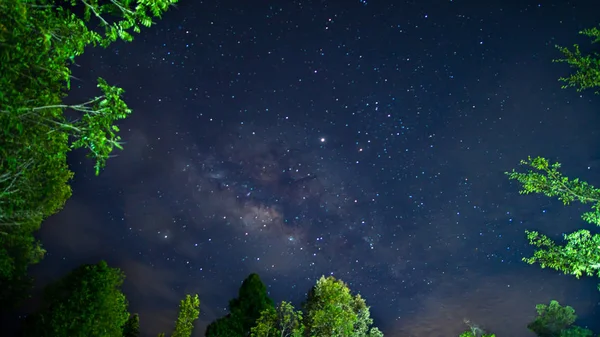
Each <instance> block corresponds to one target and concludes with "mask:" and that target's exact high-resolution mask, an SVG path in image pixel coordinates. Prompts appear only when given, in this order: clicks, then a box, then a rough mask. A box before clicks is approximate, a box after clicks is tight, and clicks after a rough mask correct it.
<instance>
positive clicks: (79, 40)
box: [0, 0, 177, 309]
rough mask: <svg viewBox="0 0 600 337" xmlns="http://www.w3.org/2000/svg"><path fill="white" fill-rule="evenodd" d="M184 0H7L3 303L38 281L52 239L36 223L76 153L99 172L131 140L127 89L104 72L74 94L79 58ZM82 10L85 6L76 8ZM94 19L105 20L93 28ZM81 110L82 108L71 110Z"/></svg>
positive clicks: (0, 29)
mask: <svg viewBox="0 0 600 337" xmlns="http://www.w3.org/2000/svg"><path fill="white" fill-rule="evenodd" d="M175 2H177V0H139V1H132V0H113V1H109V2H105V3H102V4H101V3H100V2H98V1H97V0H91V1H77V0H69V1H64V2H61V3H60V4H59V3H57V2H55V1H50V0H5V1H1V2H0V17H1V18H2V21H1V22H0V74H1V76H0V88H2V90H1V91H0V134H1V135H2V136H1V137H0V289H2V290H1V291H0V307H1V308H2V309H10V308H13V307H14V306H15V305H17V304H18V303H19V300H21V299H22V298H23V297H25V296H26V292H27V290H28V289H29V286H28V284H30V283H31V282H30V280H29V278H28V276H27V267H28V266H29V265H31V264H34V263H37V262H39V261H40V260H41V259H42V257H43V255H44V249H43V248H42V247H41V245H40V243H39V242H38V241H37V240H35V238H34V236H33V233H34V232H35V231H37V230H38V229H39V227H40V224H41V222H42V221H43V220H44V219H46V218H47V217H49V216H50V215H53V214H55V213H56V212H58V211H59V210H60V209H61V208H62V207H63V205H64V204H65V202H66V200H67V199H68V198H69V197H70V196H71V188H70V186H69V184H68V183H69V181H70V179H71V178H72V177H73V173H72V172H71V171H70V170H69V168H68V166H67V161H66V158H67V153H68V152H69V151H70V150H72V149H77V148H85V149H87V150H88V151H89V152H88V155H89V157H91V158H93V159H94V160H95V161H96V164H95V171H96V174H99V173H100V170H101V169H102V168H103V167H104V165H105V163H106V160H107V159H108V158H109V157H110V156H111V153H112V151H113V150H114V149H115V148H118V149H120V148H121V139H120V137H119V136H118V132H119V128H118V127H117V126H116V125H115V122H116V121H118V120H120V119H123V118H125V117H127V116H128V115H129V114H130V113H131V110H130V109H129V108H128V107H127V105H126V104H125V102H124V101H123V100H122V99H121V96H122V95H123V93H124V90H123V89H121V88H118V87H114V86H111V85H109V84H108V83H107V81H105V80H104V79H102V78H99V79H98V83H97V87H98V88H99V90H100V94H99V95H98V96H96V97H94V98H92V99H89V100H87V101H85V102H82V103H78V104H65V103H63V98H64V97H65V96H66V95H67V93H68V91H69V90H70V88H71V83H70V81H71V71H70V68H69V66H70V65H71V64H73V62H74V60H75V58H76V57H77V56H80V55H81V54H83V52H84V50H85V48H86V47H88V46H98V45H99V46H102V47H108V46H109V45H110V44H111V43H112V42H114V41H116V40H119V39H121V40H124V41H131V40H132V39H133V36H132V33H133V32H136V33H137V32H140V30H141V27H142V26H146V27H149V26H151V25H152V24H153V22H152V19H153V18H160V17H161V15H162V14H163V13H164V12H165V11H166V10H167V9H168V8H169V6H170V5H172V4H174V3H175ZM76 13H79V14H76ZM88 27H95V28H93V29H91V28H88ZM67 110H71V111H72V112H75V113H77V114H79V118H76V119H75V120H68V119H67V117H66V114H65V112H66V111H67Z"/></svg>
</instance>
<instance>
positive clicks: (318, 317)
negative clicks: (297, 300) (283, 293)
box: [303, 276, 383, 337]
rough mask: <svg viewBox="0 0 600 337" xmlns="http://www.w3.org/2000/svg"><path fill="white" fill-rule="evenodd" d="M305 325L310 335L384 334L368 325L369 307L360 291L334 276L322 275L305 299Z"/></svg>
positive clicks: (369, 319)
mask: <svg viewBox="0 0 600 337" xmlns="http://www.w3.org/2000/svg"><path fill="white" fill-rule="evenodd" d="M303 323H304V326H305V327H306V332H305V335H306V336H310V337H313V336H314V337H316V336H319V337H334V336H336V337H337V336H339V337H342V336H343V337H346V336H352V337H363V336H377V337H379V336H383V334H382V333H381V331H379V329H377V328H376V327H371V325H372V323H373V320H372V319H371V318H370V314H369V307H367V305H366V303H365V301H364V299H362V297H361V296H360V295H356V296H352V294H351V292H350V289H349V288H348V286H347V285H346V284H345V283H344V282H343V281H341V280H337V279H335V278H334V277H333V276H329V277H327V278H325V277H324V276H323V277H321V278H320V279H319V280H318V281H317V284H316V285H315V286H314V287H313V288H312V289H311V290H310V292H309V293H308V298H307V300H306V302H305V303H304V322H303Z"/></svg>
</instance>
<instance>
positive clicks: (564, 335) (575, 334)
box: [560, 326, 594, 337]
mask: <svg viewBox="0 0 600 337" xmlns="http://www.w3.org/2000/svg"><path fill="white" fill-rule="evenodd" d="M592 336H594V332H593V331H592V330H589V329H584V328H582V327H579V326H572V327H570V328H568V329H565V330H563V331H561V332H560V337H592Z"/></svg>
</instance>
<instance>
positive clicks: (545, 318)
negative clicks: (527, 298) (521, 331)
mask: <svg viewBox="0 0 600 337" xmlns="http://www.w3.org/2000/svg"><path fill="white" fill-rule="evenodd" d="M536 310H537V313H538V316H537V317H536V318H535V320H534V321H533V322H531V323H529V324H528V325H527V328H528V329H529V330H531V331H533V332H534V333H535V334H536V336H538V337H560V336H561V333H562V331H564V330H566V329H567V328H569V327H570V326H571V325H572V324H573V323H574V322H575V320H576V319H577V315H575V310H574V309H573V308H572V307H570V306H566V307H563V306H561V305H560V303H558V302H557V301H555V300H552V301H550V305H545V304H538V305H536Z"/></svg>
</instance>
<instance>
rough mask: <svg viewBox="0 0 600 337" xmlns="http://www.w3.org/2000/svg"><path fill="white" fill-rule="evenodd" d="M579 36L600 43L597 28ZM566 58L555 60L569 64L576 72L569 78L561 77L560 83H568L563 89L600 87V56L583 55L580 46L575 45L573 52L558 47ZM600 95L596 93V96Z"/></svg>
mask: <svg viewBox="0 0 600 337" xmlns="http://www.w3.org/2000/svg"><path fill="white" fill-rule="evenodd" d="M579 34H582V35H585V36H588V37H590V38H592V39H593V41H592V43H596V42H599V41H600V30H599V29H598V28H597V27H594V28H589V29H584V30H582V31H580V32H579ZM556 48H558V50H560V52H561V53H563V55H564V57H565V58H562V59H558V60H554V62H563V63H567V64H568V65H569V66H570V67H571V68H575V69H576V72H575V73H574V74H572V75H570V76H569V77H561V78H560V81H563V82H566V83H567V84H565V85H564V86H563V89H565V88H570V87H575V88H576V89H577V91H583V90H586V89H590V88H597V87H600V54H599V53H597V52H592V53H590V54H582V53H581V50H580V48H579V45H577V44H575V45H573V50H570V49H569V48H566V47H561V46H556ZM598 93H600V92H599V91H596V94H598Z"/></svg>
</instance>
